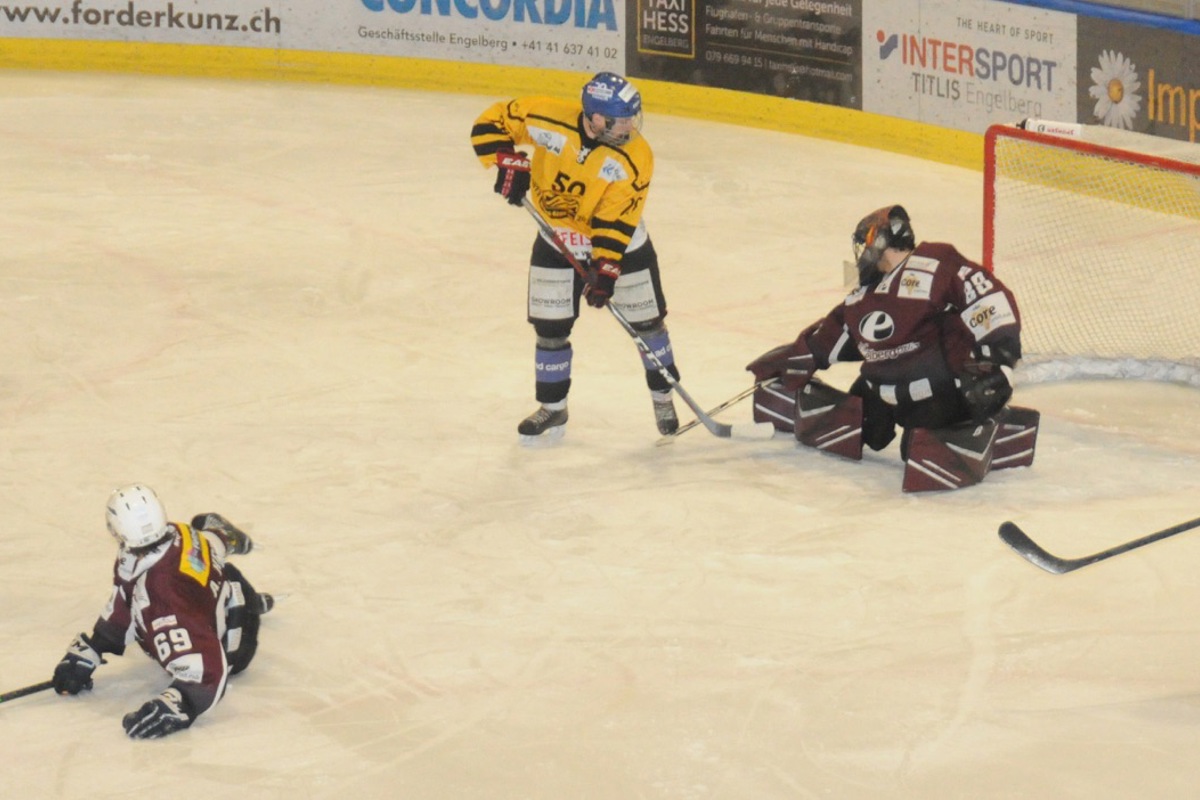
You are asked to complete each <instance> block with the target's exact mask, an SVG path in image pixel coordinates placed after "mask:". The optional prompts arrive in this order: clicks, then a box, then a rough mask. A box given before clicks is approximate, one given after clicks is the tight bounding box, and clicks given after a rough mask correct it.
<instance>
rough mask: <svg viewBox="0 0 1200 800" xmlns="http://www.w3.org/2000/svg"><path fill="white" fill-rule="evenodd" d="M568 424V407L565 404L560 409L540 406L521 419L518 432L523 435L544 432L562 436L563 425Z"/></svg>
mask: <svg viewBox="0 0 1200 800" xmlns="http://www.w3.org/2000/svg"><path fill="white" fill-rule="evenodd" d="M566 424H567V409H566V407H565V406H564V407H563V408H560V409H558V410H555V409H551V408H546V407H545V406H540V407H539V408H538V410H537V411H535V412H533V413H532V414H530V415H529V416H528V417H526V418H525V419H523V420H521V424H520V425H518V426H517V433H519V434H521V435H522V436H541V435H542V434H543V433H547V432H548V433H550V434H552V435H557V436H561V435H562V434H563V426H564V425H566Z"/></svg>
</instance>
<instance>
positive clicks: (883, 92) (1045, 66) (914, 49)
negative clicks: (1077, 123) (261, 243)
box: [862, 0, 1076, 133]
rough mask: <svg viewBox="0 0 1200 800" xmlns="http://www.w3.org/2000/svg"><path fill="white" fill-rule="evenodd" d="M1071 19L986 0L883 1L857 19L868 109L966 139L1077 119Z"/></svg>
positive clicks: (869, 5) (1073, 39) (864, 103)
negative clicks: (1002, 127)
mask: <svg viewBox="0 0 1200 800" xmlns="http://www.w3.org/2000/svg"><path fill="white" fill-rule="evenodd" d="M1075 49H1076V41H1075V17H1074V16H1073V15H1071V14H1066V13H1062V12H1058V11H1046V10H1042V9H1036V8H1031V7H1029V6H1021V5H1011V4H1008V3H997V2H994V1H989V0H887V2H872V3H869V4H867V6H866V8H865V9H864V12H863V67H862V69H863V103H862V108H863V110H865V111H872V112H875V113H877V114H887V115H889V116H894V117H901V118H903V119H909V120H914V121H917V122H923V123H928V124H932V125H938V126H940V127H943V128H951V129H957V130H962V131H969V132H972V133H983V132H984V131H986V130H987V128H988V126H989V125H992V124H994V123H1003V122H1019V121H1021V120H1022V119H1025V118H1027V117H1040V118H1043V119H1060V120H1073V119H1074V118H1075V112H1076V97H1075V92H1076V89H1075V86H1076V58H1075Z"/></svg>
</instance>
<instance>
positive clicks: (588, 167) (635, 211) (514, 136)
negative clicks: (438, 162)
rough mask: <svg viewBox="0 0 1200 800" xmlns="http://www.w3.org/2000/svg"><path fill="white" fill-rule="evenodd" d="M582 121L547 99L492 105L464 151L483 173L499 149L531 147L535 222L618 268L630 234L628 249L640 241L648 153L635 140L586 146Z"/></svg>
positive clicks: (572, 109)
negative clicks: (471, 152) (582, 243)
mask: <svg viewBox="0 0 1200 800" xmlns="http://www.w3.org/2000/svg"><path fill="white" fill-rule="evenodd" d="M581 115H582V109H581V107H580V105H579V103H573V102H570V101H566V100H558V99H555V98H551V97H522V98H517V99H515V100H510V101H508V102H499V103H495V104H494V105H492V106H491V107H489V108H488V109H487V110H486V111H484V112H483V114H481V115H480V116H479V119H477V120H475V125H474V127H473V128H472V129H471V144H472V146H473V147H474V148H475V155H476V156H478V157H479V160H480V162H481V163H482V164H483V165H484V166H485V167H490V166H493V165H494V164H495V163H496V151H497V150H499V149H501V148H505V147H512V146H514V145H516V146H518V147H522V146H526V145H528V146H532V149H533V152H532V155H531V156H530V161H531V168H530V192H529V197H530V199H531V200H532V201H533V203H534V205H535V206H536V207H537V209H538V210H539V211H540V212H541V213H542V216H543V217H544V218H545V219H547V220H548V221H549V222H550V224H551V225H553V226H555V227H556V228H559V229H566V230H569V231H572V232H574V233H577V234H580V235H582V236H584V237H586V238H587V239H590V240H591V252H592V257H593V258H606V259H610V260H612V261H615V262H617V263H620V261H621V257H622V256H623V255H624V253H625V251H626V250H627V249H628V248H629V245H630V241H631V240H634V238H635V232H636V233H637V241H636V242H635V246H638V245H640V244H641V241H642V240H643V239H644V238H645V229H644V228H642V229H641V230H640V231H639V223H641V220H642V210H643V207H644V206H645V204H646V195H647V194H648V193H649V191H650V177H651V175H652V174H653V172H654V154H653V153H652V152H651V150H650V145H649V144H647V142H646V140H645V139H644V138H643V137H642V136H641V135H638V136H635V137H634V138H633V139H632V140H631V141H630V142H629V143H628V144H625V145H622V146H621V147H613V146H611V145H606V144H601V143H600V142H598V141H596V140H594V139H591V138H590V137H588V136H587V135H586V134H585V133H584V132H583V127H582V120H581ZM571 238H572V240H573V239H574V237H571Z"/></svg>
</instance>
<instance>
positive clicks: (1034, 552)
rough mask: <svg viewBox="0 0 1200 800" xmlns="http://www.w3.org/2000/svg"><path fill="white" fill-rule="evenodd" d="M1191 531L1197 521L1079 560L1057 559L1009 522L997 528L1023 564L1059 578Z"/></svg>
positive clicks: (1172, 527) (1199, 525) (1175, 526)
mask: <svg viewBox="0 0 1200 800" xmlns="http://www.w3.org/2000/svg"><path fill="white" fill-rule="evenodd" d="M1193 528H1200V519H1193V520H1189V521H1188V522H1181V523H1179V524H1178V525H1173V526H1171V527H1170V528H1166V529H1164V530H1161V531H1158V532H1157V533H1151V534H1148V535H1146V536H1143V537H1141V538H1140V539H1134V540H1133V541H1130V542H1126V543H1125V544H1119V545H1117V546H1116V547H1110V548H1109V549H1107V550H1101V551H1100V552H1099V553H1093V554H1092V555H1090V556H1082V557H1080V558H1059V557H1058V556H1055V555H1051V554H1050V553H1048V552H1047V551H1046V549H1045V548H1044V547H1042V546H1041V545H1040V544H1038V543H1037V542H1035V541H1033V539H1030V538H1029V535H1028V534H1026V533H1025V531H1023V530H1021V529H1020V528H1018V527H1017V526H1016V525H1015V524H1014V523H1012V522H1005V523H1004V524H1003V525H1001V526H1000V538H1001V539H1003V540H1004V543H1005V544H1007V545H1008V546H1009V547H1011V548H1012V549H1013V550H1016V551H1017V553H1019V554H1020V555H1021V557H1022V558H1024V559H1025V560H1026V561H1028V562H1030V563H1031V564H1035V565H1037V566H1039V567H1041V568H1042V569H1044V570H1046V572H1052V573H1054V574H1055V575H1062V574H1063V573H1064V572H1073V571H1074V570H1077V569H1079V568H1080V567H1086V566H1087V565H1089V564H1095V563H1096V562H1097V561H1104V560H1105V559H1108V558H1112V557H1113V556H1119V555H1121V554H1122V553H1128V552H1129V551H1130V550H1136V549H1137V548H1139V547H1145V546H1146V545H1148V544H1151V543H1152V542H1157V541H1158V540H1160V539H1166V538H1168V537H1170V536H1174V535H1175V534H1177V533H1183V532H1184V531H1190V530H1192V529H1193Z"/></svg>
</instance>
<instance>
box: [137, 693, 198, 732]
mask: <svg viewBox="0 0 1200 800" xmlns="http://www.w3.org/2000/svg"><path fill="white" fill-rule="evenodd" d="M193 720H195V717H194V716H193V715H192V713H191V712H190V711H189V710H188V702H187V700H185V699H184V697H183V695H182V694H180V693H179V690H178V689H175V688H170V689H167V690H166V691H165V692H163V693H162V694H160V695H159V696H158V697H156V698H154V699H153V700H151V701H149V702H147V703H145V704H144V705H143V706H142V707H141V708H139V709H138V710H137V711H131V712H129V713H128V714H126V715H125V717H124V719H122V720H121V725H122V726H124V728H125V733H127V734H129V738H130V739H158V738H161V737H163V736H166V735H168V734H171V733H175V731H181V730H183V729H184V728H186V727H188V726H190V725H191V724H192V722H193Z"/></svg>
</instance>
